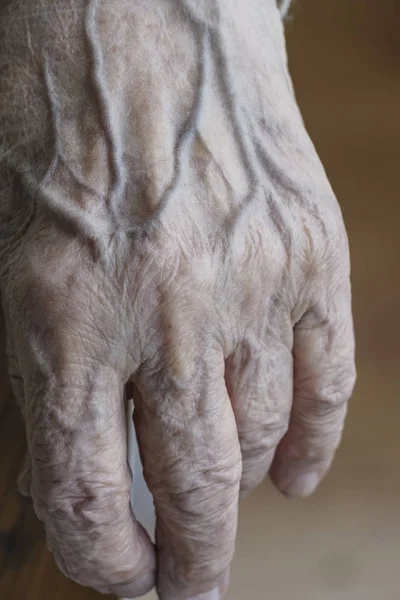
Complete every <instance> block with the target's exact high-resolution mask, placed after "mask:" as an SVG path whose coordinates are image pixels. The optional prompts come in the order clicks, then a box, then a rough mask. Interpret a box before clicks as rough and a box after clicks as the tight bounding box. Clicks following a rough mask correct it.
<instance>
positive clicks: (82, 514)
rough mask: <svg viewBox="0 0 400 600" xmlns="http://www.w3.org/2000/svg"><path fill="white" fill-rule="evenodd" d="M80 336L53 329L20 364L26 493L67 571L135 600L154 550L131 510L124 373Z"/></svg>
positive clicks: (144, 586)
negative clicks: (27, 456) (28, 476)
mask: <svg viewBox="0 0 400 600" xmlns="http://www.w3.org/2000/svg"><path fill="white" fill-rule="evenodd" d="M44 321H46V319H45V318H44ZM87 334H88V331H86V335H84V334H83V332H82V330H78V329H73V328H71V327H69V328H68V330H67V331H60V332H56V333H55V334H54V335H53V338H52V339H50V340H48V341H49V343H48V345H47V348H44V347H43V346H41V347H40V350H41V352H40V353H39V352H38V348H37V347H36V348H35V350H33V349H32V346H31V350H30V354H31V359H30V360H29V361H25V362H24V363H23V364H24V369H23V377H24V384H25V399H24V416H25V420H26V430H27V441H28V450H29V453H30V457H31V461H32V481H31V493H32V497H33V500H34V505H35V510H36V512H37V514H38V516H39V518H41V519H42V520H43V522H44V525H45V529H46V534H47V541H48V545H49V547H50V549H51V550H52V551H53V553H54V556H55V559H56V561H57V563H58V565H59V567H60V568H61V570H62V571H63V572H64V574H66V575H67V576H68V577H70V578H71V579H74V580H75V581H77V582H78V583H80V584H82V585H86V586H90V587H92V588H94V589H96V590H98V591H100V592H102V593H112V594H116V595H117V596H126V597H137V596H141V595H143V594H144V593H146V592H147V591H149V590H150V589H151V588H152V587H153V585H154V582H155V556H154V550H153V547H152V544H151V542H150V540H149V538H148V536H147V534H146V533H145V532H144V530H143V529H142V527H141V526H140V525H139V523H138V522H137V521H136V520H135V519H134V517H133V515H132V511H131V508H130V487H131V473H130V470H129V467H128V464H127V446H126V420H125V410H124V402H123V379H122V377H121V374H120V373H119V372H118V370H117V369H116V367H115V364H114V360H112V359H111V357H110V356H108V359H109V360H107V351H106V350H105V351H104V352H103V351H101V352H100V351H99V347H98V340H97V341H96V344H94V338H92V341H88V337H89V336H88V335H87ZM40 337H42V338H43V336H41V335H40V332H39V335H38V332H37V334H36V338H37V339H38V338H40ZM37 339H36V340H35V341H37ZM47 339H48V337H47ZM34 345H35V344H34ZM94 346H95V348H96V352H94V350H93V347H94ZM103 350H104V349H103ZM95 355H96V356H100V357H101V360H98V359H97V358H96V356H95ZM44 365H46V366H44ZM49 366H51V370H48V367H49Z"/></svg>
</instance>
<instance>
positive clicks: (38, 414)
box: [0, 0, 355, 600]
mask: <svg viewBox="0 0 400 600" xmlns="http://www.w3.org/2000/svg"><path fill="white" fill-rule="evenodd" d="M0 135H1V145H0V217H1V221H0V224H1V225H0V269H1V271H0V275H1V292H2V298H3V304H4V311H5V315H6V320H7V327H8V353H9V359H10V374H11V377H12V380H13V382H14V389H15V393H16V396H17V398H18V400H19V402H20V404H21V408H22V412H23V416H24V419H25V423H26V432H27V442H28V449H29V459H28V462H27V464H26V468H25V471H24V474H23V476H22V480H21V485H22V488H23V489H24V491H25V492H26V493H29V494H31V495H32V497H33V500H34V504H35V509H36V512H37V514H38V516H39V517H40V518H41V519H42V520H43V521H44V524H45V527H46V532H47V539H48V544H49V547H50V548H51V549H52V551H53V552H54V556H55V559H56V560H57V562H58V564H59V566H60V568H61V569H62V570H63V571H64V573H66V574H67V575H68V576H69V577H71V578H73V579H75V580H76V581H78V582H80V583H82V584H84V585H88V586H92V587H94V588H96V589H98V590H100V591H102V592H113V593H116V594H117V595H121V596H138V595H140V594H143V593H144V592H146V591H147V590H149V589H150V588H151V587H152V586H153V585H154V584H155V581H156V579H157V590H158V594H159V597H160V598H161V599H162V600H186V599H188V598H198V599H203V600H218V599H219V598H221V597H222V596H223V594H224V592H225V590H226V587H227V583H228V577H229V575H228V572H229V564H230V561H231V559H232V555H233V550H234V541H235V534H236V521H237V510H238V500H239V496H240V494H245V493H247V492H249V491H251V490H252V489H253V488H255V487H256V486H257V485H258V484H259V483H260V482H261V481H262V480H263V479H264V478H265V477H266V476H267V474H269V475H270V477H271V478H272V481H273V482H274V484H275V485H276V486H277V487H278V488H279V489H280V490H281V491H282V492H283V493H285V494H287V495H294V496H297V495H298V496H306V495H308V494H310V493H311V492H312V491H313V490H314V489H315V487H316V486H317V484H318V482H319V481H320V480H321V478H322V477H323V476H324V475H325V473H326V472H327V470H328V469H329V466H330V465H331V462H332V458H333V455H334V452H335V449H336V448H337V446H338V444H339V441H340V437H341V432H342V428H343V422H344V417H345V413H346V404H347V400H348V398H349V396H350V395H351V391H352V388H353V384H354V377H355V375H354V362H353V361H354V357H353V355H354V342H353V328H352V318H351V298H350V282H349V256H348V245H347V239H346V233H345V229H344V225H343V221H342V216H341V212H340V209H339V207H338V204H337V202H336V199H335V198H334V195H333V193H332V190H331V188H330V186H329V183H328V181H327V178H326V175H325V173H324V170H323V168H322V166H321V164H320V162H319V159H318V157H317V155H316V153H315V150H314V148H313V146H312V144H311V142H310V140H309V138H308V136H307V134H306V132H305V129H304V125H303V123H302V120H301V117H300V114H299V111H298V108H297V105H296V101H295V98H294V94H293V91H292V87H291V83H290V78H289V75H288V71H287V65H286V53H285V44H284V34H283V26H282V23H281V18H280V15H279V12H278V9H277V6H276V4H275V2H274V1H273V0H229V1H228V0H208V1H207V0H203V1H202V2H195V1H194V0H129V1H128V0H115V2H113V3H112V9H111V8H110V3H108V2H106V1H105V0H103V1H97V2H96V1H94V0H93V1H87V0H85V1H84V0H74V1H73V2H71V1H67V0H30V1H29V3H28V2H27V0H8V1H5V0H2V1H1V2H0ZM128 381H129V382H131V383H130V386H131V387H132V388H133V390H134V400H135V404H136V418H135V425H136V428H137V433H138V438H139V444H140V450H141V454H142V458H143V463H144V471H145V477H146V480H147V482H148V485H149V488H150V490H151V492H152V493H153V495H154V498H155V503H156V508H157V543H156V548H154V547H153V546H152V544H151V542H150V540H149V539H148V537H147V535H146V534H145V533H144V531H143V530H142V529H141V527H140V525H139V524H138V523H137V522H136V521H135V520H134V517H133V515H132V513H131V509H130V505H129V490H130V486H131V476H130V472H129V468H128V466H127V461H126V435H125V422H124V414H125V412H124V401H123V390H124V385H125V384H126V383H127V382H128ZM156 574H157V577H156Z"/></svg>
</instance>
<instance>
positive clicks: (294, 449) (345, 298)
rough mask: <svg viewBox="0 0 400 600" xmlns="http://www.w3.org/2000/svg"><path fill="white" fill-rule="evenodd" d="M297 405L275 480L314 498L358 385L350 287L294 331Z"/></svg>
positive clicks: (329, 295)
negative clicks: (312, 494) (348, 405)
mask: <svg viewBox="0 0 400 600" xmlns="http://www.w3.org/2000/svg"><path fill="white" fill-rule="evenodd" d="M294 379H295V381H294V401H293V409H292V415H291V420H290V426H289V430H288V433H287V434H286V436H285V437H284V439H283V440H282V442H281V444H280V445H279V447H278V450H277V454H276V457H275V460H274V463H273V465H272V470H271V477H272V479H273V481H274V483H275V484H276V485H277V487H278V488H279V489H280V490H281V491H282V492H284V493H285V494H288V495H293V496H307V495H309V494H311V493H312V492H313V491H314V490H315V488H316V487H317V485H318V483H319V482H320V481H321V479H322V478H323V476H324V475H325V474H326V472H327V471H328V469H329V467H330V465H331V463H332V461H333V457H334V454H335V451H336V449H337V447H338V445H339V443H340V439H341V435H342V430H343V425H344V420H345V416H346V411H347V402H348V400H349V398H350V396H351V393H352V390H353V386H354V381H355V367H354V337H353V324H352V317H351V300H350V289H349V284H348V282H347V283H345V285H342V286H340V287H338V288H337V290H332V288H330V287H328V286H327V288H326V293H325V294H324V296H323V298H322V301H320V302H319V303H318V304H315V305H314V307H313V309H311V310H309V311H308V312H307V313H306V314H305V315H304V316H303V318H302V319H301V321H300V322H299V323H298V324H297V325H296V327H295V331H294Z"/></svg>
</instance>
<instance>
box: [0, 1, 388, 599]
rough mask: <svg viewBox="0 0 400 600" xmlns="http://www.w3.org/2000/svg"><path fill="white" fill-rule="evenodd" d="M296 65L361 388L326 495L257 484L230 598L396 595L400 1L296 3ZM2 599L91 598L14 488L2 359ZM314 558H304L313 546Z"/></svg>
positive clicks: (245, 514)
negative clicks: (329, 207)
mask: <svg viewBox="0 0 400 600" xmlns="http://www.w3.org/2000/svg"><path fill="white" fill-rule="evenodd" d="M295 4H296V6H295V10H294V18H293V21H292V22H291V23H289V26H288V31H289V35H288V41H289V53H290V59H291V60H290V62H291V66H292V73H293V76H294V80H295V85H296V90H297V96H298V100H299V103H300V105H301V108H302V111H303V114H304V117H305V121H306V124H307V126H308V129H309V131H310V133H311V135H312V137H313V140H314V142H315V143H316V146H317V148H318V151H319V152H320V154H321V156H322V158H323V161H324V163H325V165H326V167H327V170H328V173H329V176H330V178H331V180H332V183H333V186H334V188H335V191H336V192H337V194H338V196H339V199H340V201H341V204H342V207H343V211H344V214H345V218H346V222H347V226H348V230H349V235H350V242H351V250H352V258H353V283H354V310H355V318H356V332H357V340H358V370H359V383H358V386H357V389H356V393H355V395H354V399H353V402H352V404H351V407H350V413H349V419H348V426H347V429H346V434H345V438H344V441H343V445H342V448H341V450H340V452H339V455H338V458H337V461H336V463H335V466H334V468H333V470H332V473H331V475H330V476H329V477H328V479H327V481H326V483H325V484H324V485H323V486H322V488H321V490H320V491H319V492H318V493H317V495H316V496H315V497H314V498H313V499H311V500H308V501H307V502H306V503H293V504H290V503H289V504H287V503H285V502H284V501H283V500H282V499H281V498H280V497H278V496H277V495H276V494H275V493H274V492H273V491H272V490H271V489H270V487H269V486H262V487H261V488H260V490H259V492H257V494H255V495H254V496H253V497H251V498H249V499H248V500H247V501H246V502H245V503H244V505H243V507H242V510H241V527H240V531H239V539H238V551H237V556H236V559H235V563H234V569H233V586H232V589H231V591H230V594H229V600H243V598H252V599H253V598H254V600H259V599H264V598H267V597H270V598H271V600H281V598H282V600H283V599H286V598H289V597H296V598H297V599H298V600H303V599H307V600H311V599H312V600H314V599H315V600H321V598H323V599H324V600H330V599H331V598H332V599H334V600H358V599H359V598H360V599H362V600H376V598H378V597H381V596H382V598H383V599H384V600H385V599H386V600H394V599H395V598H398V597H399V593H398V562H399V561H398V554H399V552H400V526H399V519H398V507H399V502H400V468H399V467H400V436H399V433H398V431H399V427H400V402H399V399H400V351H399V340H400V318H399V307H400V272H399V266H398V265H399V259H400V237H399V231H400V198H399V188H400V186H399V172H400V76H399V74H400V36H399V34H398V31H399V29H400V2H399V0H384V1H379V0H351V1H349V0H323V1H320V2H317V1H316V0H297V2H296V3H295ZM0 371H1V373H0V374H1V377H0V599H1V600H67V599H68V600H69V599H70V598H74V600H89V599H90V600H92V599H93V600H94V599H95V598H97V597H103V596H97V595H96V594H94V593H92V592H90V591H89V590H86V589H83V588H79V587H78V586H75V585H74V584H72V583H70V582H67V580H66V579H65V578H64V577H63V576H62V575H61V574H59V573H58V571H57V570H56V568H55V566H54V564H53V561H52V558H51V555H50V554H49V553H48V551H47V550H46V549H45V546H44V543H43V535H42V528H41V526H40V525H39V524H38V523H37V521H36V520H35V518H34V516H33V514H32V508H31V506H30V504H29V503H28V502H25V501H22V500H21V499H20V498H19V497H18V496H17V494H16V492H15V479H16V476H17V473H18V470H19V466H20V462H21V459H22V456H23V446H24V442H23V430H22V426H21V422H20V418H19V415H18V411H17V410H16V408H15V407H14V406H13V404H12V403H11V402H10V391H9V386H8V383H7V381H6V379H5V378H4V376H3V373H4V360H2V358H1V357H0ZM305 549H306V551H305Z"/></svg>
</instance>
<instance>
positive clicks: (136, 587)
mask: <svg viewBox="0 0 400 600" xmlns="http://www.w3.org/2000/svg"><path fill="white" fill-rule="evenodd" d="M155 580H156V577H155V573H154V571H150V573H146V575H141V576H138V577H135V579H133V580H132V581H129V582H127V583H121V584H119V585H114V586H113V587H112V593H113V594H114V595H115V596H118V597H120V598H138V597H139V596H143V595H144V594H146V593H147V592H149V591H150V590H151V589H152V588H153V587H154V584H155Z"/></svg>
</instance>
